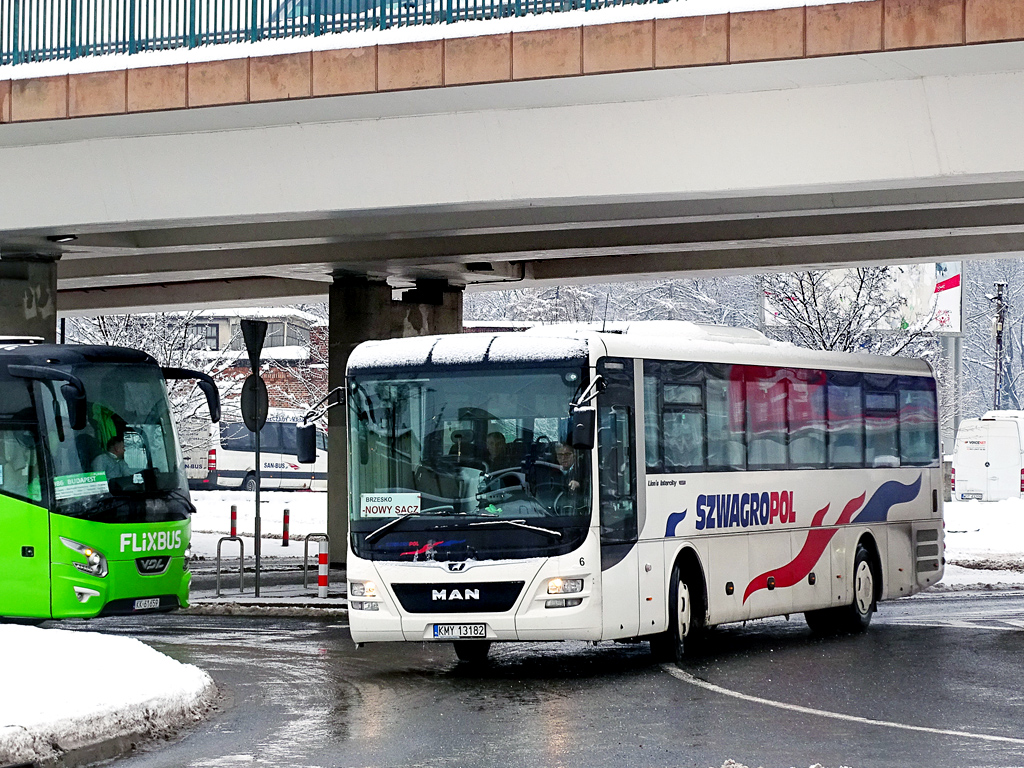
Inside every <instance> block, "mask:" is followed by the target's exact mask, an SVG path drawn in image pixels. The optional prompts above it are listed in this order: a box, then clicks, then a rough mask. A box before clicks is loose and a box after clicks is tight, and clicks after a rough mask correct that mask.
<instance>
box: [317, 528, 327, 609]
mask: <svg viewBox="0 0 1024 768" xmlns="http://www.w3.org/2000/svg"><path fill="white" fill-rule="evenodd" d="M328 547H329V545H328V543H327V540H326V539H321V540H320V575H319V577H318V578H317V592H316V596H317V597H327V573H328V568H329V567H330V562H329V558H328V554H327V550H328Z"/></svg>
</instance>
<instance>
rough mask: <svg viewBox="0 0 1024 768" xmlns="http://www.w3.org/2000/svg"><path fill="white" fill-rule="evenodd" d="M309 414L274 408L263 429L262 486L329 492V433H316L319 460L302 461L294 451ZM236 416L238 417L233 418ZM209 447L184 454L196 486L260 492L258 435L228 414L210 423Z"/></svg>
mask: <svg viewBox="0 0 1024 768" xmlns="http://www.w3.org/2000/svg"><path fill="white" fill-rule="evenodd" d="M303 413H305V412H304V411H302V410H299V409H292V408H271V409H270V411H269V413H268V414H267V423H266V424H265V425H264V427H263V429H262V430H260V465H261V473H260V487H261V488H262V489H263V490H282V491H286V490H295V491H308V490H313V491H326V490H327V433H326V432H324V431H323V429H321V428H320V427H317V431H316V443H317V446H316V447H317V460H316V464H313V465H309V464H299V462H298V460H297V459H296V452H295V425H296V424H297V423H298V422H300V421H301V420H302V415H303ZM235 418H236V419H237V417H235ZM209 426H210V439H209V442H208V443H207V444H206V445H205V446H200V447H198V448H193V449H192V450H190V451H188V452H187V453H186V455H185V472H186V474H187V476H188V484H189V488H191V489H192V490H214V489H241V490H245V491H255V490H256V464H255V461H256V454H255V451H256V441H255V437H256V435H255V434H254V433H253V432H250V431H249V430H248V428H247V427H246V426H245V424H243V423H242V422H241V421H237V420H232V417H231V416H228V415H225V416H224V417H223V418H222V419H221V421H220V423H219V424H211V425H209Z"/></svg>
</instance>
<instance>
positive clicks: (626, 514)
mask: <svg viewBox="0 0 1024 768" xmlns="http://www.w3.org/2000/svg"><path fill="white" fill-rule="evenodd" d="M597 369H598V373H599V374H600V375H601V376H603V377H604V380H605V384H606V387H605V390H604V392H602V393H601V395H600V397H599V398H598V401H597V424H598V432H597V460H598V486H599V489H600V505H601V539H602V541H603V542H605V543H617V542H629V541H636V537H637V513H636V459H635V457H636V438H635V427H634V416H633V413H634V404H635V400H634V394H633V361H632V360H624V359H618V358H614V359H609V358H602V359H601V360H599V361H598V367H597Z"/></svg>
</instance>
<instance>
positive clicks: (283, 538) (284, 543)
mask: <svg viewBox="0 0 1024 768" xmlns="http://www.w3.org/2000/svg"><path fill="white" fill-rule="evenodd" d="M281 546H282V547H287V546H288V510H287V509H286V510H285V511H284V532H283V533H282V534H281Z"/></svg>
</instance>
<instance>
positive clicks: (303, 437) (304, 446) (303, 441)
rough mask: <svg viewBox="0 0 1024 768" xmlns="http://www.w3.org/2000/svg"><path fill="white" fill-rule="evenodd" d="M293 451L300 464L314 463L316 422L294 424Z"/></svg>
mask: <svg viewBox="0 0 1024 768" xmlns="http://www.w3.org/2000/svg"><path fill="white" fill-rule="evenodd" d="M295 453H296V458H297V459H298V460H299V463H300V464H314V463H316V424H296V425H295Z"/></svg>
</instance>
